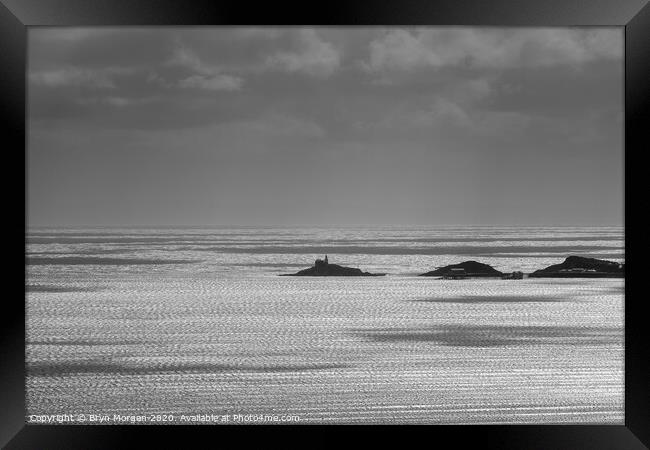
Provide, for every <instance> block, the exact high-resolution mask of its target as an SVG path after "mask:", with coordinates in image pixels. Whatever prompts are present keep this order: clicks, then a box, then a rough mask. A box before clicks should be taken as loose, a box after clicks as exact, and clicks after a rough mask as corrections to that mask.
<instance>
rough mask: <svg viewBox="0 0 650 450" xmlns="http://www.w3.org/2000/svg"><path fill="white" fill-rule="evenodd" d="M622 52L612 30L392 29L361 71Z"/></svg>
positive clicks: (374, 45)
mask: <svg viewBox="0 0 650 450" xmlns="http://www.w3.org/2000/svg"><path fill="white" fill-rule="evenodd" d="M622 52H623V45H622V32H621V30H620V29H615V28H601V29H567V28H533V29H477V28H469V27H467V28H436V29H433V28H428V29H415V30H405V29H394V30H389V31H386V32H384V33H383V34H382V36H380V37H378V38H376V39H374V40H372V41H371V42H370V44H369V53H370V55H369V58H368V60H367V61H365V62H364V63H363V67H364V68H365V69H366V70H368V71H371V72H380V71H412V70H416V69H422V68H441V67H446V66H457V67H470V68H479V69H481V68H482V69H485V68H514V67H528V68H534V67H548V66H555V65H562V64H569V65H576V64H583V63H586V62H590V61H595V60H600V59H617V58H621V57H622Z"/></svg>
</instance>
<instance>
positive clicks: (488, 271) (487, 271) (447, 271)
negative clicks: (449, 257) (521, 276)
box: [420, 261, 503, 278]
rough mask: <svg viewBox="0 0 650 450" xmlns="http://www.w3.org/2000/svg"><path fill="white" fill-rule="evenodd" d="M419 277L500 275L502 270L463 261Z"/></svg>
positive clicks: (475, 262)
mask: <svg viewBox="0 0 650 450" xmlns="http://www.w3.org/2000/svg"><path fill="white" fill-rule="evenodd" d="M420 276H421V277H452V278H455V277H470V278H472V277H501V276H503V272H499V271H498V270H496V269H495V268H494V267H492V266H490V265H487V264H483V263H480V262H477V261H465V262H462V263H459V264H451V265H449V266H444V267H440V268H438V269H436V270H432V271H431V272H427V273H423V274H421V275H420Z"/></svg>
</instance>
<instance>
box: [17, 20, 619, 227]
mask: <svg viewBox="0 0 650 450" xmlns="http://www.w3.org/2000/svg"><path fill="white" fill-rule="evenodd" d="M28 49H29V61H28V80H27V83H28V146H27V212H28V225H29V226H32V227H37V226H208V227H209V226H230V225H246V226H260V225H277V226H301V225H310V226H311V225H324V226H355V225H406V226H442V225H444V226H448V225H532V226H537V225H622V223H623V183H624V179H623V156H624V153H623V124H624V122H623V32H622V28H591V27H582V28H474V27H457V28H454V27H428V28H427V27H425V28H421V27H413V28H408V27H407V28H403V27H400V28H397V27H389V28H383V27H340V28H324V27H316V28H299V27H271V28H243V27H197V28H194V27H169V28H164V27H143V28H134V27H120V28H105V27H97V28H68V27H65V28H39V27H31V28H30V29H29V47H28Z"/></svg>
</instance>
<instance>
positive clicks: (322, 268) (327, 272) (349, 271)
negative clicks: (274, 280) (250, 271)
mask: <svg viewBox="0 0 650 450" xmlns="http://www.w3.org/2000/svg"><path fill="white" fill-rule="evenodd" d="M384 275H386V274H385V273H370V272H363V271H362V270H361V269H356V268H354V267H343V266H339V265H337V264H330V263H329V261H328V260H327V255H325V259H317V260H316V261H315V262H314V266H313V267H310V268H308V269H303V270H301V271H298V272H296V273H284V274H282V275H281V276H284V277H291V276H295V277H381V276H384Z"/></svg>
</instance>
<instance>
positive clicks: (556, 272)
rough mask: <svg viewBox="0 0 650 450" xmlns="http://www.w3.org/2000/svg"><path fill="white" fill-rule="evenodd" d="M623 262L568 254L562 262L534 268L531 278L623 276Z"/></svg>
mask: <svg viewBox="0 0 650 450" xmlns="http://www.w3.org/2000/svg"><path fill="white" fill-rule="evenodd" d="M624 276H625V264H621V263H617V262H614V261H606V260H604V259H596V258H585V257H582V256H569V257H568V258H567V259H565V260H564V262H563V263H560V264H554V265H552V266H548V267H546V268H545V269H540V270H536V271H535V272H533V273H531V274H530V275H529V277H532V278H623V277H624Z"/></svg>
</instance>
